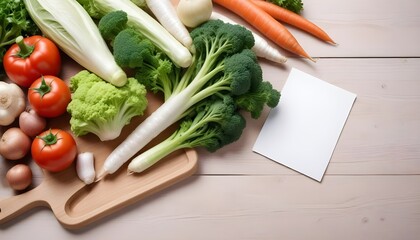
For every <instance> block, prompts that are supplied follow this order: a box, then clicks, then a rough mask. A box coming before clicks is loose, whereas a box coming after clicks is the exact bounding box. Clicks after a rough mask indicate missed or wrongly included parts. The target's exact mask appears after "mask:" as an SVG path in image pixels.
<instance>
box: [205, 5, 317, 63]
mask: <svg viewBox="0 0 420 240" xmlns="http://www.w3.org/2000/svg"><path fill="white" fill-rule="evenodd" d="M213 2H215V3H217V4H218V5H220V6H222V7H224V8H226V9H228V10H230V11H231V12H233V13H235V14H237V15H238V16H240V17H241V18H243V19H244V20H245V21H247V22H248V23H249V24H250V25H252V26H253V27H254V28H256V29H257V30H258V31H260V32H261V33H262V34H263V35H265V36H266V37H267V38H268V39H270V40H272V41H273V42H274V43H276V44H277V45H278V46H279V47H281V48H284V49H286V50H288V51H290V52H292V53H295V54H297V55H299V56H302V57H305V58H308V59H310V60H312V61H314V60H313V59H312V58H311V57H310V56H309V55H308V54H307V53H306V52H305V50H304V49H303V48H302V47H301V46H300V44H299V43H298V41H297V40H296V38H295V37H294V36H293V35H292V34H291V33H290V32H289V30H287V28H286V27H285V26H284V25H283V24H281V23H280V22H279V21H277V20H276V19H274V18H273V17H272V16H270V14H268V13H266V12H265V11H264V10H262V9H261V8H259V7H258V6H256V5H255V4H254V3H253V2H251V1H249V0H213Z"/></svg>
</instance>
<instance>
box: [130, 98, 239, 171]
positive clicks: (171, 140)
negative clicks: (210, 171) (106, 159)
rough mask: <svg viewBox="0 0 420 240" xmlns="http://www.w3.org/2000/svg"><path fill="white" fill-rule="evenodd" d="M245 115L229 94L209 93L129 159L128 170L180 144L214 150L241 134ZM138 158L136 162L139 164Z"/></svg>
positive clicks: (142, 166) (139, 167)
mask: <svg viewBox="0 0 420 240" xmlns="http://www.w3.org/2000/svg"><path fill="white" fill-rule="evenodd" d="M245 125H246V122H245V119H244V118H243V116H242V115H241V114H239V112H238V111H237V107H236V104H235V102H234V100H233V99H232V98H231V97H230V96H229V95H224V96H222V98H220V97H219V96H212V97H211V98H208V99H206V100H204V101H203V102H201V103H200V104H198V105H197V106H195V107H194V114H190V115H188V116H186V117H185V118H183V119H182V120H181V122H180V124H179V127H178V129H177V130H176V131H175V132H174V133H173V134H172V135H171V136H170V137H168V138H166V139H165V140H164V141H162V142H160V143H159V144H158V145H156V146H154V147H152V148H151V149H149V150H147V151H146V152H144V153H143V154H141V155H140V156H139V157H138V158H136V159H135V160H134V161H132V162H131V163H130V165H129V166H128V169H129V170H130V171H136V172H141V171H143V170H145V169H147V168H148V167H150V166H152V165H153V164H155V163H156V162H157V161H159V160H160V159H162V158H163V157H165V156H167V155H168V154H170V153H172V152H174V151H176V150H178V149H183V148H197V147H204V148H206V149H207V150H208V151H210V152H214V151H216V150H217V149H219V148H222V147H223V146H225V145H227V144H229V143H232V142H235V141H236V140H238V139H239V138H240V136H241V135H242V132H243V129H244V128H245ZM139 162H140V164H139Z"/></svg>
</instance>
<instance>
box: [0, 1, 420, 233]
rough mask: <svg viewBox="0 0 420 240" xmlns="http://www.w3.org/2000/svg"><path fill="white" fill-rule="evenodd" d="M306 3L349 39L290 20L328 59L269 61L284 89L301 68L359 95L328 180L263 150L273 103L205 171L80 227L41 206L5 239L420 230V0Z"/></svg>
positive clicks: (208, 160) (1, 229) (3, 229)
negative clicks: (316, 33)
mask: <svg viewBox="0 0 420 240" xmlns="http://www.w3.org/2000/svg"><path fill="white" fill-rule="evenodd" d="M304 6H305V10H304V11H303V15H304V16H305V17H307V18H308V19H310V20H312V21H313V22H315V23H317V24H318V25H319V26H321V27H323V28H324V29H325V30H326V31H327V32H328V33H329V34H330V35H331V36H332V37H333V39H334V40H336V41H337V42H338V43H339V45H338V46H336V47H334V46H331V45H328V44H325V43H323V42H321V41H318V40H316V39H315V38H313V37H310V36H309V35H307V34H305V33H302V32H300V31H298V30H296V29H293V28H290V29H291V31H292V32H293V33H294V34H295V36H296V38H297V39H298V40H299V41H300V43H301V44H302V46H303V47H304V48H305V49H306V50H307V51H308V52H309V54H311V55H312V56H313V57H316V58H318V61H317V63H312V62H309V61H306V60H302V59H298V58H294V57H293V56H290V59H289V61H288V63H287V64H286V65H284V66H279V65H276V64H271V63H268V62H266V61H261V63H262V66H263V69H264V75H265V79H266V80H269V81H271V82H272V83H273V84H274V86H275V87H276V88H278V89H281V88H282V86H283V84H284V82H285V80H286V78H287V75H288V73H289V72H290V69H291V68H292V67H296V68H299V69H301V70H303V71H305V72H307V73H309V74H312V75H314V76H316V77H318V78H321V79H323V80H325V81H327V82H329V83H332V84H334V85H336V86H339V87H341V88H344V89H346V90H349V91H351V92H354V93H356V94H357V95H358V97H357V100H356V102H355V105H354V107H353V109H352V111H351V114H350V116H349V118H348V121H347V123H346V125H345V127H344V130H343V132H342V135H341V137H340V139H339V142H338V145H337V147H336V149H335V151H334V154H333V156H332V159H331V162H330V164H329V166H328V169H327V172H326V175H325V177H324V178H323V181H322V182H321V183H318V182H316V181H314V180H311V179H309V178H308V177H305V176H303V175H301V174H298V173H296V172H294V171H292V170H290V169H288V168H286V167H284V166H282V165H279V164H277V163H274V162H273V161H271V160H268V159H266V158H264V157H262V156H260V155H258V154H256V153H253V152H252V150H251V148H252V146H253V144H254V142H255V140H256V137H257V134H258V133H259V131H260V129H261V127H262V125H263V123H264V120H265V117H266V116H267V114H268V110H267V111H265V112H264V114H263V117H262V118H261V119H259V120H258V121H254V120H251V119H250V118H248V126H247V129H246V131H245V133H244V135H243V136H242V138H241V140H239V141H238V142H236V143H234V144H232V145H230V146H228V147H226V148H224V149H222V150H220V151H218V152H216V153H213V154H210V153H207V152H205V151H201V150H200V151H199V169H198V172H197V173H196V174H195V175H194V176H192V177H190V178H188V179H186V180H184V181H183V182H181V183H179V184H176V185H174V186H172V187H170V188H169V189H166V190H164V191H162V192H160V193H158V194H155V195H153V196H151V197H149V198H147V199H145V200H143V201H140V202H138V203H135V204H133V205H130V206H129V207H127V208H125V209H123V210H122V211H119V212H118V213H116V214H112V215H110V216H109V217H106V218H104V219H102V220H100V221H98V222H96V223H94V224H92V225H89V226H88V227H87V228H84V229H80V230H75V231H70V230H66V229H64V228H63V227H62V226H61V225H60V224H59V223H58V222H57V221H56V219H55V217H54V215H53V214H52V212H51V211H50V210H49V209H46V208H45V209H44V208H39V209H35V210H32V211H30V212H28V213H26V214H23V215H21V216H20V217H18V218H16V219H15V220H12V221H11V222H8V223H7V224H4V225H2V226H0V239H28V237H30V238H31V239H73V238H77V239H117V238H118V239H119V240H122V239H182V240H185V239H209V240H213V239H229V240H232V239H256V240H263V239H264V240H268V239H287V240H290V239H323V240H326V239H332V240H336V239H369V240H374V239H380V240H386V239H404V240H408V239H419V236H420V187H419V186H420V58H419V56H420V43H419V42H420V13H419V10H420V1H416V0H401V1H388V0H387V1H383V0H370V1H362V0H353V1H335V0H323V1H311V0H306V1H304ZM1 184H2V185H0V197H6V196H8V194H9V193H10V192H9V190H7V189H6V186H5V185H4V182H1Z"/></svg>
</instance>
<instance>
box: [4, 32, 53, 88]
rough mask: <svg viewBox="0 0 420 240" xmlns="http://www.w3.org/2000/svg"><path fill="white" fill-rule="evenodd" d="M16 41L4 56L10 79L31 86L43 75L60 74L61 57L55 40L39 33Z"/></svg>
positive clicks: (5, 67)
mask: <svg viewBox="0 0 420 240" xmlns="http://www.w3.org/2000/svg"><path fill="white" fill-rule="evenodd" d="M16 42H17V43H15V44H13V45H12V46H11V47H10V48H9V49H8V50H7V52H6V53H5V55H4V58H3V64H4V70H5V72H6V74H7V76H8V77H9V78H10V80H12V81H13V82H15V83H16V84H18V85H20V86H22V87H29V86H30V85H31V84H32V83H33V82H34V81H35V80H36V79H37V78H39V77H41V76H42V75H54V76H56V75H58V73H59V72H60V70H61V57H60V51H59V50H58V48H57V46H56V45H55V43H54V42H52V41H51V40H49V39H48V38H44V37H42V36H38V35H36V36H31V37H27V38H24V39H23V40H21V41H19V40H18V41H16Z"/></svg>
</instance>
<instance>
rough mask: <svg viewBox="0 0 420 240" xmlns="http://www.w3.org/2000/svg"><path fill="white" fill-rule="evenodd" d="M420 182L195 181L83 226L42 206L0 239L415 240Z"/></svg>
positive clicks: (7, 229)
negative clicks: (68, 224) (71, 225)
mask: <svg viewBox="0 0 420 240" xmlns="http://www.w3.org/2000/svg"><path fill="white" fill-rule="evenodd" d="M419 181H420V177H419V176H374V177H372V176H356V177H355V176H327V177H325V179H324V181H323V183H322V184H319V183H317V182H315V181H313V180H310V179H308V178H305V177H301V176H286V177H284V176H277V175H273V176H196V177H192V178H191V179H190V180H188V181H185V182H183V183H181V184H179V185H176V186H174V187H171V188H170V189H169V190H168V191H164V192H161V193H160V194H157V195H155V196H153V197H151V198H148V199H147V200H145V201H142V202H140V203H138V204H134V205H133V206H131V207H129V208H127V209H124V210H123V211H121V212H119V213H117V214H115V215H113V216H110V217H107V218H105V219H103V220H101V221H99V222H98V223H97V224H95V225H94V226H91V227H88V228H85V229H81V230H76V231H66V230H63V229H62V228H61V226H60V225H59V224H58V223H57V222H56V221H55V220H54V218H53V216H52V215H51V214H50V212H49V211H46V210H44V209H38V210H34V211H32V212H31V213H29V215H26V216H21V217H19V218H18V219H16V220H15V221H13V222H11V223H9V224H7V225H6V226H2V227H1V228H0V231H1V237H2V239H23V238H25V237H26V236H27V234H28V233H27V231H28V230H30V231H31V233H32V234H33V236H44V237H46V239H52V237H53V236H54V239H70V238H77V239H93V238H94V239H96V237H97V236H101V239H115V237H116V236H117V235H118V239H121V240H123V239H138V238H142V239H203V240H207V239H208V240H213V239H221V240H222V239H223V240H230V239H273V240H274V239H288V240H291V239H324V240H329V239H331V240H335V239H381V240H388V239H389V240H391V239H404V240H411V239H412V240H414V239H418V236H419V234H420V229H419V228H418V226H419V224H420V218H419V215H420V188H418V185H417V184H414V183H418V182H419ZM402 186H404V187H402ZM34 226H43V227H42V228H35V227H34ZM47 227H48V230H45V228H47ZM22 229H25V231H22ZM48 236H49V237H50V238H48ZM349 236H351V238H347V237H349Z"/></svg>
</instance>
